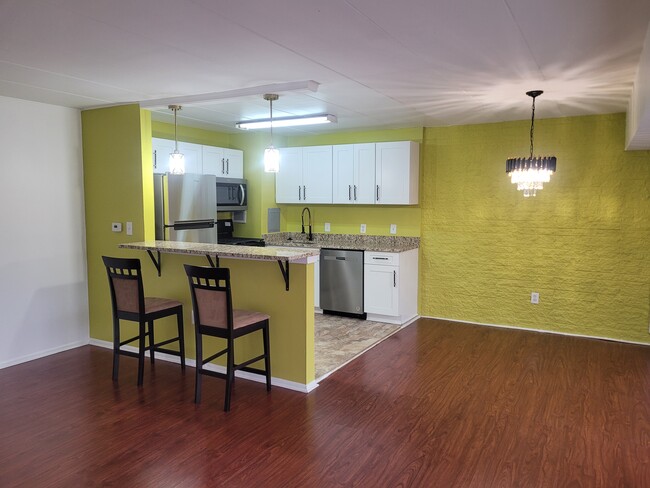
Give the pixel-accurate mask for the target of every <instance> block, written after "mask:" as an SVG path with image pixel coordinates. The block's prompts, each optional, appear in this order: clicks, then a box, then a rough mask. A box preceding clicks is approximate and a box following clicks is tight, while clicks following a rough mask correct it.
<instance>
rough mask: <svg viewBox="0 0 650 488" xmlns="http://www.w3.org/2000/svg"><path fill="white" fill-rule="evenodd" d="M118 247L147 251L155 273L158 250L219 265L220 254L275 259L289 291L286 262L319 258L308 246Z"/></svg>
mask: <svg viewBox="0 0 650 488" xmlns="http://www.w3.org/2000/svg"><path fill="white" fill-rule="evenodd" d="M118 247H121V248H123V249H135V250H140V251H147V253H148V254H149V257H150V258H151V261H152V262H153V263H154V266H155V267H156V269H157V270H158V276H160V275H161V273H162V260H161V257H160V254H161V253H166V254H189V255H203V256H205V257H206V258H207V259H208V261H209V263H210V265H211V266H219V259H220V258H228V259H252V260H255V261H277V262H278V265H279V266H280V271H281V272H282V276H283V277H284V281H285V284H286V289H287V291H289V263H301V264H307V263H314V262H316V261H318V256H319V254H320V251H319V250H318V249H309V248H295V247H294V248H287V247H282V246H269V247H256V246H230V245H225V244H206V243H198V242H179V241H144V242H129V243H124V244H120V245H118ZM154 252H156V256H154V255H153V253H154ZM213 258H214V259H213Z"/></svg>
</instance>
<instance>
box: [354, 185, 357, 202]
mask: <svg viewBox="0 0 650 488" xmlns="http://www.w3.org/2000/svg"><path fill="white" fill-rule="evenodd" d="M354 201H355V202H356V201H357V185H354Z"/></svg>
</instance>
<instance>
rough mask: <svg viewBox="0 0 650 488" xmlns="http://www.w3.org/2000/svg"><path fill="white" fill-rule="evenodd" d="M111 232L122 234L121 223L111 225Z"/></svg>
mask: <svg viewBox="0 0 650 488" xmlns="http://www.w3.org/2000/svg"><path fill="white" fill-rule="evenodd" d="M111 230H112V231H113V232H122V222H113V223H112V224H111Z"/></svg>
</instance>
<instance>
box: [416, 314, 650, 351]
mask: <svg viewBox="0 0 650 488" xmlns="http://www.w3.org/2000/svg"><path fill="white" fill-rule="evenodd" d="M421 317H422V318H423V319H434V320H446V321H448V322H459V323H463V324H472V325H483V326H485V327H495V328H497V329H516V330H525V331H529V332H541V333H542V334H555V335H561V336H567V337H581V338H583V339H598V340H601V341H612V342H620V343H623V344H635V345H637V346H648V345H650V344H648V343H647V342H636V341H625V340H623V339H615V338H613V337H601V336H591V335H586V334H574V333H571V332H561V331H557V330H546V329H533V328H530V327H521V326H518V325H501V324H487V323H483V322H472V321H470V320H459V319H448V318H444V317H431V316H430V315H422V316H421Z"/></svg>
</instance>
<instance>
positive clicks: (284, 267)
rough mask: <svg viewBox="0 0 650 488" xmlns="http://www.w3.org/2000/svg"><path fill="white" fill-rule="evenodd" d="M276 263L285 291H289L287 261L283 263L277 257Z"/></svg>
mask: <svg viewBox="0 0 650 488" xmlns="http://www.w3.org/2000/svg"><path fill="white" fill-rule="evenodd" d="M278 265H279V266H280V271H281V272H282V277H283V278H284V283H285V284H286V285H287V291H289V261H288V260H287V261H285V262H284V264H283V263H282V261H281V260H279V259H278Z"/></svg>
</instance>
